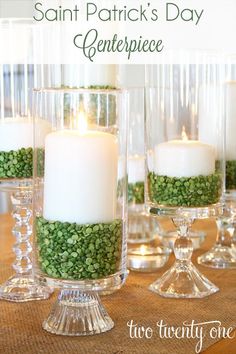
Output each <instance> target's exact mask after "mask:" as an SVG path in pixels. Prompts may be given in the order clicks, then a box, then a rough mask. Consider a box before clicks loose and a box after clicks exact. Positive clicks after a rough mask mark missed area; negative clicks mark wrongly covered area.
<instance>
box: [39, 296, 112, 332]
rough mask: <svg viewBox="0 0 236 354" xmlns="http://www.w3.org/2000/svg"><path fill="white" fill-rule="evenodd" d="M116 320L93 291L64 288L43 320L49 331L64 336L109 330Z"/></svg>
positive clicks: (44, 326)
mask: <svg viewBox="0 0 236 354" xmlns="http://www.w3.org/2000/svg"><path fill="white" fill-rule="evenodd" d="M113 327H114V322H113V321H112V319H111V318H110V317H109V315H108V314H107V312H106V310H105V308H104V307H103V305H102V304H101V302H100V299H99V296H98V295H97V294H96V293H94V292H91V291H86V292H83V291H80V290H77V289H76V290H71V289H63V290H62V291H61V292H60V294H59V297H58V300H57V302H56V303H55V304H54V306H53V308H52V311H51V313H50V314H49V316H48V318H47V319H46V320H45V321H44V322H43V329H45V330H46V331H47V332H50V333H53V334H57V335H64V336H86V335H94V334H99V333H103V332H107V331H109V330H110V329H112V328H113Z"/></svg>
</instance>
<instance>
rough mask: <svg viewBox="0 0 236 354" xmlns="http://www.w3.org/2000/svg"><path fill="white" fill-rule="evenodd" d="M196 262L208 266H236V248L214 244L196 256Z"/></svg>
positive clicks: (222, 267)
mask: <svg viewBox="0 0 236 354" xmlns="http://www.w3.org/2000/svg"><path fill="white" fill-rule="evenodd" d="M198 263H199V264H202V265H204V266H206V267H210V268H219V269H225V268H231V269H234V268H236V249H235V248H234V247H230V246H223V245H217V244H216V245H214V246H213V247H212V249H211V250H210V251H208V252H206V253H205V254H203V255H202V256H200V257H198Z"/></svg>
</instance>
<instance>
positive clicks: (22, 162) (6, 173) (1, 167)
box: [0, 148, 44, 179]
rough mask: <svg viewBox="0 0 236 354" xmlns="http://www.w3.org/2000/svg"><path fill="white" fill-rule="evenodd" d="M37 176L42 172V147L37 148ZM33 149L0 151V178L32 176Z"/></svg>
mask: <svg viewBox="0 0 236 354" xmlns="http://www.w3.org/2000/svg"><path fill="white" fill-rule="evenodd" d="M36 153H37V176H38V177H42V176H43V174H44V149H37V152H36ZM32 176H33V149H32V148H21V149H19V150H11V151H0V178H2V179H7V178H32Z"/></svg>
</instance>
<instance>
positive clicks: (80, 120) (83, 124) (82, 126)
mask: <svg viewBox="0 0 236 354" xmlns="http://www.w3.org/2000/svg"><path fill="white" fill-rule="evenodd" d="M77 128H78V130H79V132H80V133H81V134H84V133H86V131H87V129H88V121H87V118H86V116H85V113H84V112H83V111H80V112H79V114H78V117H77Z"/></svg>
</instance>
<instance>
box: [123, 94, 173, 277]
mask: <svg viewBox="0 0 236 354" xmlns="http://www.w3.org/2000/svg"><path fill="white" fill-rule="evenodd" d="M128 95H129V110H128V113H129V135H128V136H129V139H128V214H129V218H128V267H129V268H130V269H131V270H134V271H142V272H145V271H146V272H153V271H155V270H156V269H157V268H159V267H160V266H163V265H164V264H165V262H166V261H167V260H168V255H169V252H168V249H167V248H162V247H161V245H160V243H159V242H158V241H159V238H158V235H159V233H160V226H159V223H158V220H157V218H155V217H153V216H152V215H151V214H149V213H148V212H147V211H146V209H145V204H144V184H145V168H146V160H145V148H144V88H142V87H141V88H130V89H129V90H128ZM157 246H158V249H157ZM162 253H163V258H162V261H161V262H160V260H159V258H160V257H161V254H162Z"/></svg>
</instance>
